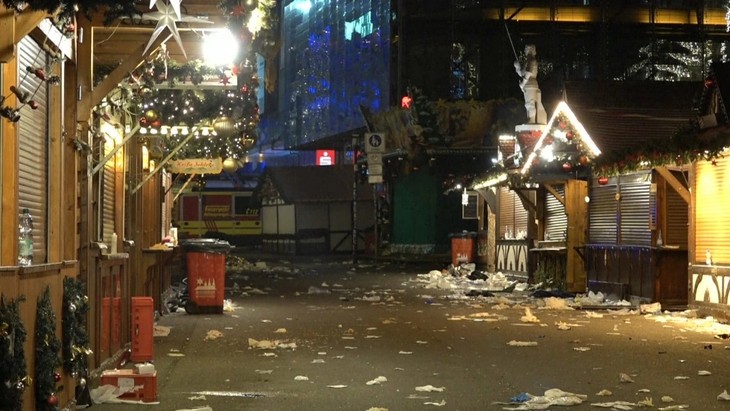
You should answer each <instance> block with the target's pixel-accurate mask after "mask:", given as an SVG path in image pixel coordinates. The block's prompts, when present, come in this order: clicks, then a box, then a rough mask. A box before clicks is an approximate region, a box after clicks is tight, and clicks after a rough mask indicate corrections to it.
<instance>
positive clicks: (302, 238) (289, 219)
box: [260, 166, 375, 254]
mask: <svg viewBox="0 0 730 411" xmlns="http://www.w3.org/2000/svg"><path fill="white" fill-rule="evenodd" d="M353 189H355V190H356V193H355V192H353ZM260 195H261V223H262V231H263V234H262V248H263V250H264V251H269V252H275V253H285V254H308V253H336V252H352V250H353V248H352V246H353V241H352V232H353V221H355V222H356V227H357V232H358V234H357V235H358V242H357V244H358V248H359V249H360V248H362V247H364V245H365V240H366V238H365V237H364V236H363V234H364V233H366V232H367V231H368V230H369V229H371V228H372V227H373V224H374V221H375V220H374V218H375V216H374V211H373V210H374V207H373V203H374V201H373V191H372V187H371V186H370V185H368V184H366V183H362V182H360V181H359V180H355V174H354V172H353V169H352V167H351V166H327V167H271V168H268V169H267V170H266V171H265V172H264V181H263V183H262V189H261V194H260ZM355 195H356V197H355ZM354 198H357V208H356V214H353V207H352V205H353V202H354V201H353V199H354ZM353 216H354V220H353ZM361 236H362V237H361Z"/></svg>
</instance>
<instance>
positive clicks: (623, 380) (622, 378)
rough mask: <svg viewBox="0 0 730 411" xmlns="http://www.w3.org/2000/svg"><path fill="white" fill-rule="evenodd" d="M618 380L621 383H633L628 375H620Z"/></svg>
mask: <svg viewBox="0 0 730 411" xmlns="http://www.w3.org/2000/svg"><path fill="white" fill-rule="evenodd" d="M618 380H619V381H621V382H634V379H633V378H631V376H630V375H629V374H625V373H621V374H619V375H618Z"/></svg>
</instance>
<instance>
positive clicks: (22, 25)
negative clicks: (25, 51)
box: [15, 10, 56, 43]
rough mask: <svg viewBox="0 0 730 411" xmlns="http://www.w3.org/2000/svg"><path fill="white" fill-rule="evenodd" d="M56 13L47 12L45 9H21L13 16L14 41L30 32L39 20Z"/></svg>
mask: <svg viewBox="0 0 730 411" xmlns="http://www.w3.org/2000/svg"><path fill="white" fill-rule="evenodd" d="M55 14H56V13H52V14H48V13H47V12H46V11H43V10H41V11H32V10H29V11H23V12H22V13H20V14H19V15H18V16H17V17H16V18H15V43H17V42H19V41H20V39H22V38H23V37H25V36H27V35H28V34H30V32H31V31H33V29H35V28H36V27H38V25H39V24H41V22H42V21H43V20H45V19H47V18H49V17H53V16H54V15H55Z"/></svg>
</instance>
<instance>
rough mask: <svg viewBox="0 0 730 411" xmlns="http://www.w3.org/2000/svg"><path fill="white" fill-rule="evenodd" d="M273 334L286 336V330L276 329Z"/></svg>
mask: <svg viewBox="0 0 730 411" xmlns="http://www.w3.org/2000/svg"><path fill="white" fill-rule="evenodd" d="M274 334H286V328H277V329H276V331H274Z"/></svg>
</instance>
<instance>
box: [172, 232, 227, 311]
mask: <svg viewBox="0 0 730 411" xmlns="http://www.w3.org/2000/svg"><path fill="white" fill-rule="evenodd" d="M180 244H181V245H182V247H183V249H184V250H185V260H186V263H187V273H188V295H189V299H188V301H187V303H186V304H185V312H187V313H188V314H221V313H223V299H224V296H225V290H226V284H225V282H226V255H227V254H228V252H229V251H230V250H231V246H230V244H228V241H223V240H216V239H209V238H202V239H191V240H186V241H184V242H181V243H180Z"/></svg>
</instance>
